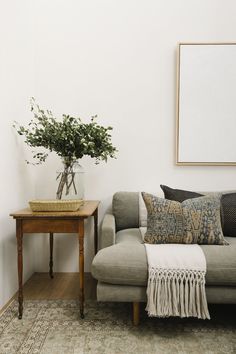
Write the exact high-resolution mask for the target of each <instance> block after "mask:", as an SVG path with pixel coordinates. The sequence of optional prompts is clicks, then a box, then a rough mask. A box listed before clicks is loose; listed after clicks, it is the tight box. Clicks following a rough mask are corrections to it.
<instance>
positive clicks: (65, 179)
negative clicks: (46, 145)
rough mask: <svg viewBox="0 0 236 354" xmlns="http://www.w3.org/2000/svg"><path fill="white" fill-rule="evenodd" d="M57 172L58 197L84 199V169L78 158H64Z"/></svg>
mask: <svg viewBox="0 0 236 354" xmlns="http://www.w3.org/2000/svg"><path fill="white" fill-rule="evenodd" d="M62 163H63V168H62V170H60V171H58V172H57V178H56V179H57V181H58V187H57V192H56V198H57V199H84V170H83V167H82V166H81V165H80V164H79V162H78V161H77V160H69V159H66V158H64V159H62Z"/></svg>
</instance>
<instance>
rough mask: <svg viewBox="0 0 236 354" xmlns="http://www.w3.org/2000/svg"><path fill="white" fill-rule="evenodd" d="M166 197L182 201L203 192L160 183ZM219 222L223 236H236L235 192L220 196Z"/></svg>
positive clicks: (198, 195)
mask: <svg viewBox="0 0 236 354" xmlns="http://www.w3.org/2000/svg"><path fill="white" fill-rule="evenodd" d="M160 187H161V189H162V190H163V192H164V196H165V198H166V199H169V200H175V201H177V202H180V203H182V202H183V201H184V200H186V199H191V198H198V197H200V196H202V195H203V194H200V193H196V192H192V191H186V190H182V189H173V188H170V187H168V186H165V185H163V184H161V185H160ZM221 224H222V230H223V234H224V235H225V236H232V237H236V193H225V194H223V195H222V197H221Z"/></svg>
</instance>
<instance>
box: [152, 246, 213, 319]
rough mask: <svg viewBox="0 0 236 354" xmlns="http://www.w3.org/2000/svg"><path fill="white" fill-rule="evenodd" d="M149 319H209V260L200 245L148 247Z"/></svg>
mask: <svg viewBox="0 0 236 354" xmlns="http://www.w3.org/2000/svg"><path fill="white" fill-rule="evenodd" d="M145 247H146V252H147V259H148V269H149V276H148V286H147V307H146V310H147V311H148V314H149V316H157V317H168V316H180V317H190V316H193V317H198V318H201V319H206V318H207V319H210V315H209V312H208V307H207V300H206V292H205V274H206V260H205V256H204V253H203V251H202V249H201V247H200V246H198V245H183V244H158V245H156V244H153V245H152V244H147V243H146V244H145Z"/></svg>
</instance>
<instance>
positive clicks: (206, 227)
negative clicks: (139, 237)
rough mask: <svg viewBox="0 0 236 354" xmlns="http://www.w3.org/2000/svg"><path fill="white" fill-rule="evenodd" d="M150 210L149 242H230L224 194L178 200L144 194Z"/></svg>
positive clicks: (221, 243)
mask: <svg viewBox="0 0 236 354" xmlns="http://www.w3.org/2000/svg"><path fill="white" fill-rule="evenodd" d="M142 196H143V199H144V202H145V205H146V208H147V212H148V219H147V232H146V234H145V237H144V242H146V243H188V244H190V243H199V244H215V245H227V244H228V243H227V241H226V240H225V239H224V236H223V233H222V229H221V222H220V197H219V196H217V195H213V196H203V197H199V198H194V199H187V200H185V201H184V202H182V203H180V202H176V201H172V200H168V199H163V198H159V197H156V196H154V195H152V194H148V193H144V192H143V193H142Z"/></svg>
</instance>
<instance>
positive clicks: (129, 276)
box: [92, 229, 236, 286]
mask: <svg viewBox="0 0 236 354" xmlns="http://www.w3.org/2000/svg"><path fill="white" fill-rule="evenodd" d="M226 240H227V241H228V242H229V245H228V246H219V245H201V248H202V250H203V252H204V254H205V257H206V262H207V274H206V284H207V285H225V286H236V238H235V237H226ZM92 275H93V276H94V278H96V279H97V280H99V281H101V282H105V283H110V284H121V285H122V284H126V285H139V286H144V285H146V284H147V277H148V264H147V257H146V250H145V246H144V244H143V241H142V236H141V232H140V230H139V229H126V230H121V231H119V232H117V234H116V244H115V245H113V246H110V247H107V248H104V249H102V250H100V251H99V252H98V253H97V255H96V256H95V258H94V260H93V263H92Z"/></svg>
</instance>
